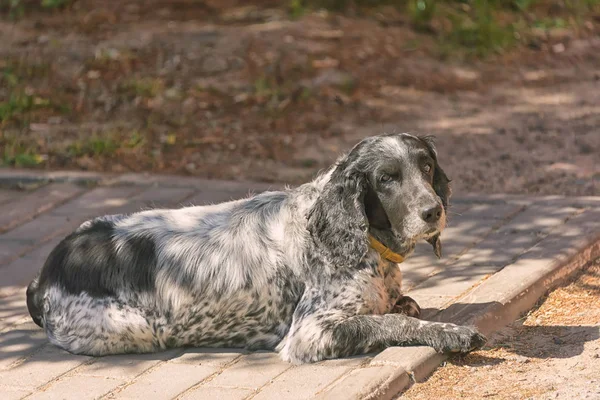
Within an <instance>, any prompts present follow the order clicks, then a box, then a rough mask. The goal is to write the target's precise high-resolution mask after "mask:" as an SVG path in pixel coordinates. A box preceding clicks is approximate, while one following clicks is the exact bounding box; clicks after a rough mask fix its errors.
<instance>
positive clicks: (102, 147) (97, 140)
mask: <svg viewBox="0 0 600 400" xmlns="http://www.w3.org/2000/svg"><path fill="white" fill-rule="evenodd" d="M119 147H120V146H119V144H118V142H117V141H116V140H115V139H114V138H113V137H112V135H108V136H93V137H91V138H89V139H84V140H80V141H76V142H74V143H72V144H70V145H69V146H67V154H68V155H69V156H70V157H82V156H90V157H101V156H110V155H113V154H115V152H116V151H117V150H118V149H119Z"/></svg>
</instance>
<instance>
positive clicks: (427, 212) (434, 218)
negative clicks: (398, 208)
mask: <svg viewBox="0 0 600 400" xmlns="http://www.w3.org/2000/svg"><path fill="white" fill-rule="evenodd" d="M441 217H442V206H441V205H439V204H436V205H435V206H434V207H428V208H426V209H424V210H423V212H422V213H421V218H423V220H424V221H425V222H427V223H430V224H431V223H434V222H438V221H439V220H440V218H441Z"/></svg>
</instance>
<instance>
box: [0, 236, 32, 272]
mask: <svg viewBox="0 0 600 400" xmlns="http://www.w3.org/2000/svg"><path fill="white" fill-rule="evenodd" d="M32 244H33V242H32V241H30V240H11V239H5V238H3V237H1V236H0V265H2V264H3V263H5V262H6V261H5V260H10V259H11V258H13V257H15V256H18V255H19V254H21V253H23V252H24V251H26V250H27V249H28V248H30V247H31V246H32Z"/></svg>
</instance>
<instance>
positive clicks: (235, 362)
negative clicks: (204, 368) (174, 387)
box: [173, 352, 251, 399]
mask: <svg viewBox="0 0 600 400" xmlns="http://www.w3.org/2000/svg"><path fill="white" fill-rule="evenodd" d="M184 353H185V352H184ZM244 355H246V354H240V355H238V356H237V357H235V358H233V359H232V360H231V361H229V362H227V363H225V364H223V365H222V366H221V367H220V368H219V370H218V371H215V372H213V373H212V374H210V375H209V376H207V377H206V378H204V379H202V380H201V381H200V382H196V383H195V384H194V385H192V386H190V387H189V388H187V389H185V390H184V391H183V392H181V393H179V394H177V395H176V396H175V397H173V399H180V398H181V397H182V396H184V395H186V394H187V393H190V392H193V391H194V390H196V389H197V388H199V387H200V386H202V385H204V384H206V383H208V382H210V381H212V380H213V379H215V378H216V377H217V376H219V375H221V374H222V373H223V372H224V371H225V370H226V369H228V368H229V367H231V366H232V365H235V364H237V362H238V361H239V359H240V358H242V356H244ZM249 389H251V388H249Z"/></svg>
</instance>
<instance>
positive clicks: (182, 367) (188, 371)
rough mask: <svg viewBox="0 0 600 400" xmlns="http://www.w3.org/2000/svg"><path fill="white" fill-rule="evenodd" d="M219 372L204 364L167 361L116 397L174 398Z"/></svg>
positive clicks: (155, 399)
mask: <svg viewBox="0 0 600 400" xmlns="http://www.w3.org/2000/svg"><path fill="white" fill-rule="evenodd" d="M215 372H217V369H216V368H215V367H209V366H204V365H189V364H173V363H165V364H163V365H160V366H158V368H156V369H155V370H153V371H151V372H150V373H148V374H145V375H143V376H141V377H140V378H138V379H137V380H136V381H135V382H134V383H132V384H131V385H129V386H127V387H125V389H123V390H122V391H119V392H117V393H115V394H114V398H115V399H141V398H147V399H152V400H160V399H172V398H174V397H175V396H177V395H178V394H179V393H182V392H184V391H185V390H187V389H189V388H190V387H192V386H194V385H195V384H197V383H199V382H201V381H202V380H204V379H206V378H208V377H209V376H210V375H212V374H214V373H215Z"/></svg>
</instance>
